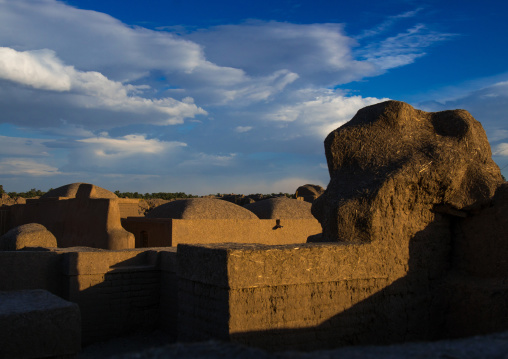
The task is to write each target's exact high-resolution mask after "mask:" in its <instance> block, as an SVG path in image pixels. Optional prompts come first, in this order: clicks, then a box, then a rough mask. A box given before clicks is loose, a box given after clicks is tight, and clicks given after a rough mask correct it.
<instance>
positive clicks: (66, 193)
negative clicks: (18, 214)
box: [41, 182, 118, 198]
mask: <svg viewBox="0 0 508 359" xmlns="http://www.w3.org/2000/svg"><path fill="white" fill-rule="evenodd" d="M83 184H84V185H87V186H92V190H91V193H92V194H91V196H90V198H118V196H117V195H116V194H114V193H113V192H111V191H108V190H107V189H104V188H102V187H98V186H95V185H93V184H92V185H91V184H89V183H81V182H78V183H71V184H66V185H65V186H62V187H58V188H55V189H53V190H51V191H49V192H47V193H46V194H44V195H43V196H41V198H50V197H69V198H76V194H77V193H78V190H79V187H80V186H81V185H83Z"/></svg>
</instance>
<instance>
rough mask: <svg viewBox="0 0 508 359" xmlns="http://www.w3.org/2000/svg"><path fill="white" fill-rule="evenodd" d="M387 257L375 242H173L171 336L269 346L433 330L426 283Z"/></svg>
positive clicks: (435, 314) (392, 338) (378, 339)
mask: <svg viewBox="0 0 508 359" xmlns="http://www.w3.org/2000/svg"><path fill="white" fill-rule="evenodd" d="M396 258H397V256H396V255H395V254H393V255H391V256H390V255H389V254H388V252H385V253H383V250H382V244H381V245H379V244H364V245H347V244H301V245H294V244H293V245H283V246H266V245H258V244H251V245H248V244H244V245H241V244H234V243H230V244H215V245H214V244H210V245H200V246H197V245H184V244H182V245H179V246H178V264H179V265H178V268H179V272H178V275H179V284H178V285H179V291H178V300H179V317H178V334H179V339H180V340H183V341H186V340H207V339H210V338H219V339H222V340H232V341H236V342H240V343H242V344H246V345H253V346H258V347H262V348H264V349H268V350H283V349H301V350H313V349H319V348H320V349H323V348H333V347H337V346H343V345H358V344H388V343H395V342H401V341H406V340H428V339H433V336H434V335H435V328H436V327H437V326H438V325H439V323H434V321H440V320H441V318H442V313H441V312H440V311H441V309H442V308H441V307H440V306H439V305H432V304H433V298H432V296H431V290H432V287H433V283H432V281H431V280H430V279H429V277H428V276H427V275H426V273H425V274H421V273H420V274H421V275H419V274H418V273H415V272H414V271H413V270H409V268H407V267H406V270H405V271H404V265H400V266H399V270H397V265H396V264H395V263H394V260H395V259H396ZM196 263H200V265H199V267H196ZM401 264H402V263H401ZM440 314H441V315H440Z"/></svg>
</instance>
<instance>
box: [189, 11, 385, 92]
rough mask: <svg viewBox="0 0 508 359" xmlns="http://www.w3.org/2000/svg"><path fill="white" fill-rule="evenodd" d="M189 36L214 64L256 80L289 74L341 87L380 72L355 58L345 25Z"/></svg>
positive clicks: (250, 26)
mask: <svg viewBox="0 0 508 359" xmlns="http://www.w3.org/2000/svg"><path fill="white" fill-rule="evenodd" d="M185 38H186V39H189V40H192V41H193V42H196V43H198V44H200V45H202V46H203V47H204V48H205V49H206V56H207V58H208V59H209V60H210V61H212V62H214V63H218V64H222V65H224V66H230V67H234V68H241V69H243V70H245V71H246V73H247V74H249V75H253V76H263V75H268V74H270V73H274V72H276V71H280V70H288V71H290V72H292V73H295V74H298V76H299V77H300V78H302V80H303V81H305V82H309V81H311V82H313V83H314V84H320V85H330V84H333V85H336V84H342V83H346V82H349V81H352V80H357V79H360V78H363V77H365V76H369V75H372V74H374V73H376V71H377V70H376V68H375V67H374V66H373V65H372V64H370V63H368V62H361V61H356V60H355V59H354V58H353V56H352V52H351V49H352V47H354V46H355V45H356V42H355V41H354V40H353V39H352V38H350V37H348V36H346V35H344V31H343V26H342V25H341V24H303V25H302V24H290V23H280V22H275V21H272V22H263V21H251V22H247V23H244V24H240V25H222V26H216V27H213V28H210V29H206V30H200V31H197V32H194V33H191V34H188V35H186V36H185Z"/></svg>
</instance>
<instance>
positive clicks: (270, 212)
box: [244, 197, 314, 219]
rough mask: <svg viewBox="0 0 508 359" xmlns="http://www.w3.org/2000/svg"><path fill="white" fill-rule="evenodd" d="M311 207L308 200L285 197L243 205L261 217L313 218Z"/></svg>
mask: <svg viewBox="0 0 508 359" xmlns="http://www.w3.org/2000/svg"><path fill="white" fill-rule="evenodd" d="M311 207H312V204H310V203H308V202H304V201H298V200H296V199H291V198H287V197H277V198H270V199H264V200H262V201H258V202H256V203H250V204H246V205H245V206H244V208H246V209H248V210H249V211H251V212H253V213H254V214H256V215H257V216H258V217H259V218H261V219H281V218H285V219H314V216H313V215H312V213H311V211H310V209H311Z"/></svg>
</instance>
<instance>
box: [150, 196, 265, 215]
mask: <svg viewBox="0 0 508 359" xmlns="http://www.w3.org/2000/svg"><path fill="white" fill-rule="evenodd" d="M146 217H147V218H175V219H258V217H256V215H255V214H254V213H252V212H250V211H248V210H246V209H245V208H243V207H240V206H238V205H236V204H234V203H231V202H227V201H223V200H220V199H214V198H188V199H181V200H176V201H172V202H169V203H166V204H163V205H162V206H159V207H155V208H154V209H152V210H151V211H150V212H148V213H147V214H146Z"/></svg>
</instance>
